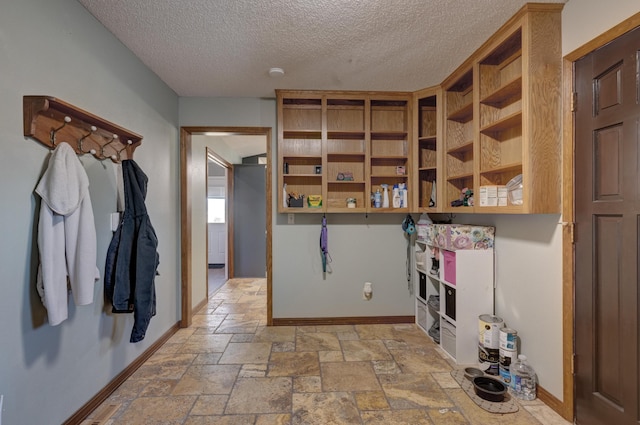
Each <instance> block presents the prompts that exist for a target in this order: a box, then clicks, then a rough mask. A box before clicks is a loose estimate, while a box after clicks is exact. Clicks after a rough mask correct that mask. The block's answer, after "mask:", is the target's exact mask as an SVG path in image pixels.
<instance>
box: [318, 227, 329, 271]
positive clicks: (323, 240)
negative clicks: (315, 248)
mask: <svg viewBox="0 0 640 425" xmlns="http://www.w3.org/2000/svg"><path fill="white" fill-rule="evenodd" d="M328 233H329V232H328V230H327V217H326V216H322V230H321V231H320V255H321V256H322V272H323V273H326V272H327V262H329V263H330V262H331V256H330V255H329V235H328Z"/></svg>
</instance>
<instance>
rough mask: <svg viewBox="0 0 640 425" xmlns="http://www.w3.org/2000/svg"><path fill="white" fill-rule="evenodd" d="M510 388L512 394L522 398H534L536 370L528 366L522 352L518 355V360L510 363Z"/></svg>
mask: <svg viewBox="0 0 640 425" xmlns="http://www.w3.org/2000/svg"><path fill="white" fill-rule="evenodd" d="M511 390H512V392H513V395H515V396H516V397H517V398H519V399H522V400H535V398H536V372H535V371H534V370H533V368H532V367H531V366H529V363H527V356H525V355H524V354H520V355H518V361H516V362H515V363H514V364H512V365H511Z"/></svg>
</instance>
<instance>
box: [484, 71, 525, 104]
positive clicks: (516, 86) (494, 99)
mask: <svg viewBox="0 0 640 425" xmlns="http://www.w3.org/2000/svg"><path fill="white" fill-rule="evenodd" d="M521 98H522V76H518V77H516V78H515V79H513V80H511V81H509V82H508V83H506V84H505V85H504V86H502V87H500V88H498V89H497V90H496V91H494V92H493V93H490V94H489V95H488V96H486V97H485V98H484V99H482V100H480V103H483V104H485V105H491V106H494V107H496V108H503V107H505V106H506V105H509V104H511V103H513V102H515V101H517V100H520V99H521Z"/></svg>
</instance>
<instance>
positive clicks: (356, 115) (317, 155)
mask: <svg viewBox="0 0 640 425" xmlns="http://www.w3.org/2000/svg"><path fill="white" fill-rule="evenodd" d="M561 10H562V4H543V3H527V4H526V5H525V6H523V7H522V9H520V11H519V12H517V13H516V14H515V15H514V16H513V17H512V18H511V19H510V20H509V21H507V22H506V23H505V24H504V25H503V26H502V27H501V28H500V29H499V30H498V31H497V32H496V33H494V34H493V35H492V36H491V37H490V38H489V39H488V40H487V41H486V42H485V43H484V44H483V45H482V46H481V47H480V48H478V49H477V50H476V51H475V52H474V53H473V54H472V55H471V56H469V58H467V60H465V62H464V63H463V64H461V65H460V67H459V68H458V69H457V70H455V71H454V72H453V73H452V74H451V75H450V76H448V77H447V78H446V79H445V80H444V81H443V82H442V84H441V85H438V86H435V87H429V88H425V89H422V90H419V91H416V92H414V93H407V92H358V91H294V90H277V91H276V94H277V104H278V165H279V166H278V168H277V169H278V170H279V174H278V184H279V188H280V190H279V191H278V193H279V195H278V196H279V197H280V198H282V197H283V196H284V195H283V194H282V188H283V186H284V185H285V184H286V185H287V192H297V193H302V194H305V195H307V196H308V195H320V196H322V199H323V205H322V207H321V208H308V207H307V206H306V202H305V205H304V206H303V207H302V208H291V207H289V206H287V205H285V203H284V200H283V199H279V203H278V211H279V212H380V213H384V212H414V213H415V212H418V213H422V212H427V213H439V212H445V213H477V212H480V213H509V214H542V213H544V214H549V213H558V212H560V195H561V187H560V172H561V164H560V160H561V155H560V153H561V123H560V117H561V83H562V55H561V34H560V28H561ZM285 163H286V165H287V172H286V173H285V172H284V165H285ZM347 175H348V178H344V176H347ZM519 175H522V193H523V200H522V204H521V205H511V204H508V205H506V206H503V205H496V204H497V203H496V204H490V205H491V206H480V205H479V204H480V202H479V197H480V196H479V194H480V188H481V187H483V186H504V185H506V184H507V183H508V182H509V181H510V180H511V179H513V178H514V177H516V176H519ZM340 176H343V178H340ZM383 184H386V185H388V186H389V191H390V198H391V191H392V188H393V185H394V184H406V186H407V189H408V202H407V206H405V207H403V208H373V207H372V204H371V196H372V194H373V193H375V192H376V191H377V190H380V191H382V185H383ZM434 187H435V198H436V199H435V203H432V196H431V194H432V188H434ZM465 188H467V189H470V190H472V191H473V195H474V202H473V203H469V205H468V206H456V207H453V206H452V205H451V203H452V202H453V201H457V200H460V199H461V198H462V195H463V189H465ZM494 190H497V188H494ZM347 199H355V201H356V208H347V205H346V200H347ZM390 204H391V205H392V203H391V202H390ZM488 204H489V203H488Z"/></svg>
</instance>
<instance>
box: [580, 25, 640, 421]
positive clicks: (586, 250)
mask: <svg viewBox="0 0 640 425" xmlns="http://www.w3.org/2000/svg"><path fill="white" fill-rule="evenodd" d="M639 58H640V29H636V30H634V31H632V32H630V33H627V34H626V35H624V36H622V37H620V38H619V39H617V40H616V41H614V42H613V43H610V44H608V45H606V46H604V47H602V48H601V49H599V50H596V51H595V52H593V53H592V54H590V55H589V56H586V57H585V58H583V59H581V60H580V61H578V62H576V68H575V72H576V76H575V77H576V91H577V100H578V101H577V111H576V121H575V122H576V138H575V144H576V146H575V152H576V153H575V158H576V159H575V167H576V169H575V181H576V185H575V211H576V230H577V234H576V246H575V254H576V262H575V268H576V269H575V282H576V287H575V303H576V306H575V307H576V310H575V335H576V355H577V358H576V380H575V382H576V418H577V423H579V424H581V425H589V424H617V425H625V424H632V423H633V424H636V423H637V422H638V420H639V419H640V415H639V412H638V410H639V405H638V397H639V394H640V392H639V388H638V387H639V381H640V379H639V368H638V362H639V356H638V353H639V350H638V342H639V341H638V331H639V329H638V322H639V316H638V296H639V292H638V255H639V254H640V252H639V250H638V243H639V242H640V238H639V235H640V170H639V168H640V164H639V162H640V161H639V155H640V150H639V149H638V143H639V142H640V137H639V135H640V106H639V105H638V99H639V98H640V89H639V87H640V85H639V81H638V78H639V77H638V76H639V72H640V69H639V60H640V59H639Z"/></svg>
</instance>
